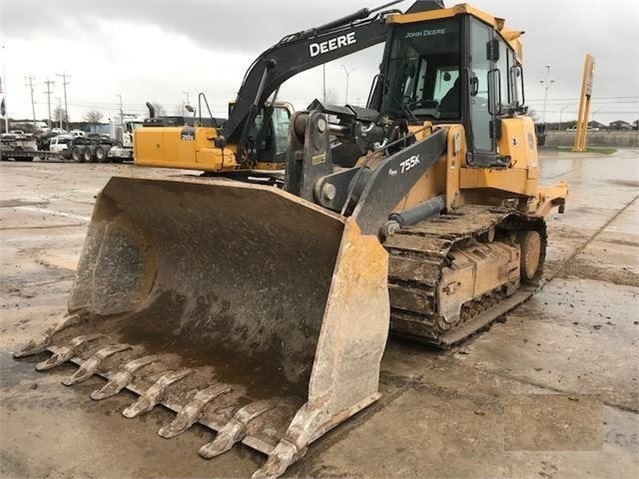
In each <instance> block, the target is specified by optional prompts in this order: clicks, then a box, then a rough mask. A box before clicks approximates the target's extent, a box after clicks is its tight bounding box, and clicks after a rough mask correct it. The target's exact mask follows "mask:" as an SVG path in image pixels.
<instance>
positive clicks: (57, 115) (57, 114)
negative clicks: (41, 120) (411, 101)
mask: <svg viewBox="0 0 639 479" xmlns="http://www.w3.org/2000/svg"><path fill="white" fill-rule="evenodd" d="M53 119H54V120H55V121H56V122H59V121H62V122H64V123H66V122H67V121H69V115H67V112H66V110H65V109H64V108H61V107H59V106H56V107H55V109H54V110H53Z"/></svg>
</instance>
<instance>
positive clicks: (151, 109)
mask: <svg viewBox="0 0 639 479" xmlns="http://www.w3.org/2000/svg"><path fill="white" fill-rule="evenodd" d="M146 107H147V108H148V109H149V118H155V107H154V106H153V104H152V103H151V102H150V101H147V102H146Z"/></svg>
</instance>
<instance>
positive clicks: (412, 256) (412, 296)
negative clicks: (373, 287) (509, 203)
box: [384, 205, 546, 349]
mask: <svg viewBox="0 0 639 479" xmlns="http://www.w3.org/2000/svg"><path fill="white" fill-rule="evenodd" d="M531 231H532V232H537V233H538V234H539V236H538V238H539V252H538V254H539V256H538V267H537V269H536V271H535V274H534V275H533V277H532V278H517V279H516V280H511V281H510V282H508V283H504V284H496V285H495V287H494V288H492V289H489V290H487V291H482V292H481V294H478V295H474V296H471V297H468V298H467V300H466V301H464V302H463V304H462V305H461V308H460V311H459V315H458V316H454V317H453V318H452V320H451V319H450V318H447V317H446V315H445V314H443V312H442V305H441V301H442V295H443V293H442V286H443V285H442V281H444V280H445V279H446V271H450V269H451V268H453V269H454V268H455V265H454V264H453V263H454V262H455V258H454V256H455V252H457V251H462V252H464V251H469V252H471V253H475V254H478V255H479V256H480V257H481V256H484V255H485V252H484V251H481V250H482V248H492V249H494V250H495V255H496V256H497V257H499V254H500V253H501V250H505V251H506V252H512V251H513V249H514V250H516V251H517V253H518V254H519V255H529V253H528V252H527V251H522V247H521V242H522V241H521V237H522V234H525V233H527V232H531ZM384 247H385V248H386V250H387V251H388V253H389V255H390V260H389V280H388V287H389V293H390V300H391V332H393V333H394V334H395V335H396V336H400V337H406V338H409V339H411V340H416V341H419V342H423V343H427V344H429V345H432V346H436V347H438V348H444V349H445V348H450V347H452V346H454V345H456V344H459V343H461V342H462V341H464V340H465V339H467V338H468V337H470V336H472V335H474V334H476V333H477V332H478V331H480V330H482V329H484V328H486V327H488V326H489V325H490V324H491V323H493V322H494V321H496V320H498V319H499V318H500V317H502V316H503V315H504V314H505V313H507V312H508V311H510V310H512V309H513V308H515V307H516V306H518V305H519V304H521V303H523V302H524V301H526V300H527V299H528V298H530V296H531V295H532V294H533V292H534V291H535V289H536V288H537V285H538V280H539V278H540V277H541V274H542V268H543V263H544V257H545V251H546V226H545V222H544V220H543V218H540V217H536V216H530V215H526V214H523V213H521V212H519V211H517V210H513V209H509V208H501V207H493V206H477V205H472V206H471V205H469V206H464V207H461V208H459V209H457V210H455V211H454V212H452V213H447V214H442V215H439V216H437V217H435V218H432V219H428V220H425V221H422V222H419V223H416V224H414V225H411V226H407V227H404V228H402V229H400V230H399V231H398V232H397V233H395V234H393V235H392V236H390V237H389V238H387V239H386V241H385V243H384ZM489 253H490V251H489ZM535 259H537V257H535ZM477 274H479V273H477ZM513 274H514V273H513ZM511 279H512V277H511Z"/></svg>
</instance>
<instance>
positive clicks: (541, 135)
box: [535, 123, 548, 146]
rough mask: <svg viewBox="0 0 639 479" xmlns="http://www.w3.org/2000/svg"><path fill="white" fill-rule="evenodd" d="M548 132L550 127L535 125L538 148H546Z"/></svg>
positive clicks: (543, 124) (542, 124)
mask: <svg viewBox="0 0 639 479" xmlns="http://www.w3.org/2000/svg"><path fill="white" fill-rule="evenodd" d="M547 132H548V125H546V124H545V123H535V136H536V137H537V146H544V145H545V144H546V134H547Z"/></svg>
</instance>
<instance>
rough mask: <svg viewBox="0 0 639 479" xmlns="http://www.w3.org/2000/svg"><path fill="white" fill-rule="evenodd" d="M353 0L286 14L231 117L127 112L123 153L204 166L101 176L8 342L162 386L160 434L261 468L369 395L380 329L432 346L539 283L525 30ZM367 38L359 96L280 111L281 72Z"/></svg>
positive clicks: (561, 188) (277, 468)
mask: <svg viewBox="0 0 639 479" xmlns="http://www.w3.org/2000/svg"><path fill="white" fill-rule="evenodd" d="M395 3H397V2H391V3H390V4H387V5H384V6H382V7H379V8H376V9H370V10H369V9H362V10H360V11H358V12H356V13H354V14H352V15H348V16H346V17H344V18H340V19H338V20H335V21H333V22H330V23H328V24H326V25H322V26H320V27H317V28H312V29H309V30H306V31H302V32H298V33H295V34H291V35H287V36H286V37H284V38H283V39H282V40H280V41H279V42H278V43H276V44H275V45H274V46H273V47H271V48H269V49H268V50H266V51H265V52H264V53H262V54H261V55H260V56H259V57H258V58H257V59H256V60H255V62H254V63H253V64H252V65H251V66H250V68H249V70H248V72H247V73H246V76H245V77H244V80H243V83H242V86H241V88H240V90H239V92H238V96H237V98H236V100H235V102H234V103H233V108H232V111H231V112H230V115H229V118H228V120H227V121H226V122H224V123H223V124H222V123H220V124H210V125H208V126H203V125H200V124H195V125H194V126H152V125H151V126H148V127H144V128H141V129H138V131H136V135H135V140H134V141H135V156H136V163H137V164H139V165H144V166H165V167H178V168H185V169H193V170H201V171H204V172H205V173H204V174H203V175H202V176H183V177H171V178H168V179H143V178H127V177H114V178H111V179H110V180H109V182H108V183H107V185H106V186H105V187H104V189H103V190H102V192H101V193H100V194H99V196H98V198H97V200H96V204H95V209H94V212H93V216H92V218H91V223H90V225H89V228H88V232H87V236H86V239H85V242H84V246H83V249H82V252H81V256H80V260H79V264H78V269H77V276H76V279H75V282H74V284H73V287H72V290H71V292H70V296H69V301H68V314H67V315H66V316H65V317H64V318H62V320H61V321H60V322H59V323H58V324H57V325H55V326H52V328H51V329H50V330H49V331H48V332H47V334H46V335H45V336H44V337H43V338H37V339H34V340H32V341H31V342H30V343H29V344H27V345H26V346H25V347H24V348H23V349H22V350H21V351H19V352H17V353H16V354H15V356H16V357H22V356H26V355H30V354H43V355H44V354H46V356H43V359H42V361H41V362H39V363H37V365H36V369H37V370H39V371H44V370H48V369H51V368H54V367H56V366H59V365H61V364H63V363H65V362H67V361H70V362H72V363H75V364H76V365H77V366H78V369H77V370H76V371H75V372H74V374H73V375H71V376H70V377H67V378H65V379H64V380H63V381H62V382H63V384H64V385H67V386H71V385H73V384H76V383H79V382H81V381H84V380H86V379H88V378H90V377H92V376H94V375H98V376H101V377H103V378H105V379H106V383H104V384H103V385H102V387H100V388H99V389H97V390H96V391H94V392H93V393H92V394H91V398H92V399H94V400H101V399H104V398H107V397H109V396H112V395H115V394H117V393H118V392H120V391H122V390H123V389H128V390H129V391H132V392H134V393H135V394H137V395H138V396H139V397H138V398H137V400H136V401H135V402H134V403H133V404H131V405H130V406H129V407H127V408H126V409H125V410H124V411H123V412H122V414H123V415H124V416H125V417H127V418H133V417H135V416H138V415H140V414H143V413H146V412H148V411H151V410H152V409H153V408H154V407H155V406H158V405H162V406H164V407H166V408H168V409H170V410H173V411H175V413H176V414H177V415H176V416H175V418H174V420H173V421H172V422H170V423H168V424H166V425H164V426H163V427H162V428H161V429H160V430H159V435H160V436H162V437H164V438H170V437H174V436H176V435H178V434H181V433H183V432H185V431H187V430H188V429H189V428H190V427H191V426H192V425H193V424H195V423H199V424H201V425H203V426H206V427H208V428H210V429H212V430H213V431H215V432H216V434H215V436H214V437H213V438H212V440H211V441H210V442H209V443H207V444H205V445H203V446H202V448H201V449H200V451H199V454H200V455H201V456H202V457H205V458H212V457H216V456H218V455H220V454H222V453H224V452H226V451H228V450H230V449H231V448H232V447H233V445H234V444H236V443H239V442H241V443H243V444H245V445H246V446H249V447H250V448H253V449H255V450H257V451H259V452H261V453H263V454H265V455H266V456H267V459H266V461H265V462H264V464H263V465H262V467H260V468H259V469H258V470H257V471H256V472H255V474H254V475H253V477H278V476H280V475H281V474H283V473H284V472H285V471H286V469H287V468H288V467H289V466H290V465H291V464H293V463H294V462H295V461H297V460H299V459H300V458H301V457H302V456H303V455H304V454H305V453H306V451H307V449H308V447H309V445H310V444H311V443H312V442H313V441H315V440H317V439H318V438H319V437H321V436H322V435H323V434H325V433H327V432H328V431H329V430H330V429H332V428H333V427H335V426H336V425H338V424H340V423H342V422H343V421H345V420H347V419H348V418H349V417H351V416H352V415H354V414H356V413H357V412H359V411H361V410H362V409H364V408H366V407H367V406H369V405H370V404H372V403H374V402H375V401H376V400H377V399H378V398H379V397H380V393H379V388H378V385H379V373H380V362H381V359H382V355H383V352H384V349H385V345H386V341H387V338H388V335H389V332H390V333H392V334H394V335H397V336H399V337H402V338H407V339H410V340H414V341H419V342H423V343H426V344H429V345H433V346H436V347H441V348H449V347H453V346H455V345H457V344H459V343H460V342H462V341H464V340H465V339H467V338H469V337H470V336H472V335H475V334H477V333H479V332H481V331H482V330H484V329H487V328H488V327H489V326H490V325H491V323H492V322H493V321H495V320H496V319H498V318H500V317H502V316H503V315H504V314H505V313H507V312H508V311H510V310H512V309H513V308H514V307H516V306H517V305H519V304H521V303H522V302H523V301H525V300H526V299H528V298H529V297H530V296H531V295H532V294H533V292H534V291H535V289H536V288H537V287H538V285H539V281H540V278H541V275H542V270H543V263H544V257H545V252H546V238H547V237H546V224H545V219H544V218H545V217H546V216H547V215H548V214H550V212H551V211H552V210H553V209H554V208H558V209H559V211H560V212H563V208H564V205H565V200H566V198H567V194H568V189H567V185H566V184H565V183H563V182H562V183H559V184H557V185H555V186H550V187H542V186H540V185H539V159H538V155H537V145H536V139H535V129H534V125H533V122H532V120H531V119H530V118H529V117H528V116H526V107H525V98H524V81H523V67H522V43H521V35H522V33H523V32H521V31H518V30H513V29H510V28H507V27H506V24H505V21H504V20H503V19H500V18H497V17H494V16H492V15H489V14H487V13H484V12H482V11H480V10H477V9H476V8H473V7H471V6H469V5H467V4H461V5H457V6H453V7H450V8H446V7H445V6H444V5H443V4H442V3H441V2H440V1H433V0H429V1H426V0H419V1H417V2H416V3H415V4H414V5H412V6H411V7H410V8H409V9H408V10H407V11H406V12H401V11H398V10H395V9H390V8H389V7H391V6H392V5H394V4H395ZM380 43H384V44H385V49H384V54H383V59H382V61H381V64H380V71H379V74H378V75H376V76H375V78H374V79H373V82H372V86H371V90H370V95H369V98H368V101H367V104H366V107H358V106H353V105H343V106H338V105H324V104H322V103H321V102H319V101H317V100H315V101H313V102H312V103H311V105H310V106H309V108H308V109H307V110H304V111H298V112H295V113H293V114H292V115H290V114H289V113H290V112H288V110H287V108H285V107H283V106H282V104H280V103H278V102H277V93H278V91H279V87H280V85H281V84H282V83H283V82H284V81H286V80H287V79H288V78H290V77H292V76H293V75H295V74H297V73H299V72H301V71H304V70H307V69H310V68H312V67H315V66H318V65H321V64H323V63H326V62H328V61H332V60H335V59H337V58H341V57H343V56H345V55H348V54H351V53H353V52H356V51H359V50H362V49H364V48H367V47H370V46H372V45H375V44H380Z"/></svg>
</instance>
